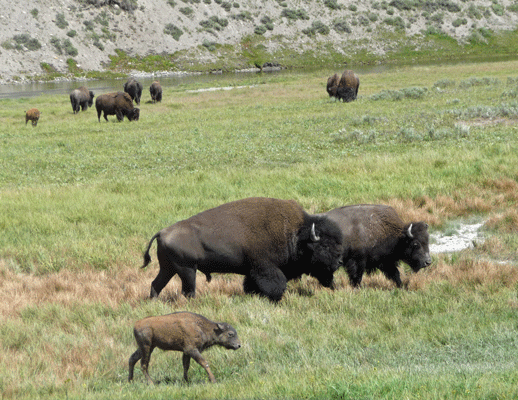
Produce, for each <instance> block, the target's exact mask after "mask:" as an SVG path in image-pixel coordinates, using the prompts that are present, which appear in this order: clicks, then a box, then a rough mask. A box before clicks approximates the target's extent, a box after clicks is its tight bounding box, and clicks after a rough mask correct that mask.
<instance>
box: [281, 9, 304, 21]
mask: <svg viewBox="0 0 518 400" xmlns="http://www.w3.org/2000/svg"><path fill="white" fill-rule="evenodd" d="M281 17H286V18H288V19H291V20H297V19H302V20H309V15H308V13H307V12H306V11H305V10H303V9H301V8H299V9H298V10H293V9H289V8H287V9H285V10H282V12H281Z"/></svg>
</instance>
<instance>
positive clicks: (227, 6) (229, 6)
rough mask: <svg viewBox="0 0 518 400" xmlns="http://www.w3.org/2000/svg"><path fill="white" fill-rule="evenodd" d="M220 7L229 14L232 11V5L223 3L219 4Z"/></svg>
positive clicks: (226, 2)
mask: <svg viewBox="0 0 518 400" xmlns="http://www.w3.org/2000/svg"><path fill="white" fill-rule="evenodd" d="M221 7H223V9H224V10H225V11H227V12H229V11H230V10H231V9H232V3H230V2H228V1H224V2H223V3H221Z"/></svg>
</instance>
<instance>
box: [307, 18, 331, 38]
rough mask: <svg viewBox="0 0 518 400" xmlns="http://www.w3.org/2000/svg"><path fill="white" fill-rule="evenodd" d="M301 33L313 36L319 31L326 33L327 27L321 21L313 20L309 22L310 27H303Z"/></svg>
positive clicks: (327, 31)
mask: <svg viewBox="0 0 518 400" xmlns="http://www.w3.org/2000/svg"><path fill="white" fill-rule="evenodd" d="M302 33H304V34H306V35H308V36H313V35H316V34H317V33H320V34H321V35H327V34H329V28H328V27H327V25H325V24H324V23H322V22H321V21H315V22H313V23H312V24H311V27H310V28H306V29H303V30H302Z"/></svg>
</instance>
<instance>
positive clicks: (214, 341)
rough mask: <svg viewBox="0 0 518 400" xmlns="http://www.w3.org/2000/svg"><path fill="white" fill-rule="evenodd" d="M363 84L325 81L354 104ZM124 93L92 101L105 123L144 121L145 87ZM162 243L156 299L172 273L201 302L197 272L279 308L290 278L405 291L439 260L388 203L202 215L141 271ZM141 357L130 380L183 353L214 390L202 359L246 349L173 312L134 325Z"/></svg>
mask: <svg viewBox="0 0 518 400" xmlns="http://www.w3.org/2000/svg"><path fill="white" fill-rule="evenodd" d="M359 86H360V80H359V78H358V76H357V75H356V74H355V73H354V72H353V71H351V70H346V71H344V72H343V73H342V75H341V76H339V75H338V74H334V75H333V76H331V77H330V78H329V79H328V81H327V93H328V94H329V96H330V97H335V98H336V99H338V100H342V101H343V102H350V101H353V100H356V98H357V96H358V88H359ZM123 89H124V91H123V92H113V93H106V94H102V95H100V96H98V97H97V99H96V101H95V108H96V110H97V118H98V121H99V122H100V121H101V114H103V117H104V119H105V120H106V121H108V118H107V116H108V115H115V116H116V118H117V120H118V121H122V120H123V119H124V117H126V118H127V119H128V120H129V121H138V119H139V116H140V109H139V108H136V107H134V105H133V102H135V104H136V105H140V100H141V96H142V84H141V83H140V82H138V81H137V80H136V79H134V78H130V79H128V81H127V82H126V83H125V84H124V86H123ZM149 92H150V96H151V102H152V103H155V102H157V101H161V100H162V87H161V86H160V83H159V82H158V81H154V82H153V83H152V84H151V86H150V88H149ZM93 100H94V93H93V92H92V91H90V90H88V89H87V88H86V87H84V86H82V87H80V88H78V89H75V90H74V91H72V93H70V102H71V105H72V110H73V112H74V114H76V113H78V112H79V111H80V110H82V111H86V110H87V109H88V107H92V105H93ZM39 117H40V112H39V111H38V110H37V109H35V108H33V109H30V110H28V111H27V112H26V120H25V123H26V124H27V122H28V121H29V120H30V121H31V122H32V125H33V126H36V125H37V123H38V119H39ZM155 240H156V243H157V252H156V254H157V259H158V264H159V272H158V275H157V276H156V278H155V279H154V280H153V282H152V283H151V289H150V298H153V297H157V296H158V295H159V294H160V292H161V291H162V289H163V288H164V287H165V286H166V285H167V283H168V282H169V281H170V280H171V278H173V277H174V276H175V275H178V277H179V278H180V280H181V283H182V294H183V295H184V296H185V297H188V298H189V297H194V296H195V294H196V273H197V271H200V272H202V273H203V274H205V276H206V278H207V281H208V282H210V280H211V277H212V274H213V273H233V274H239V275H243V276H244V280H243V289H244V292H245V293H249V294H257V295H260V296H264V297H266V298H267V299H269V300H271V301H272V302H279V301H280V300H281V299H282V297H283V295H284V292H285V291H286V288H287V283H288V281H290V280H294V279H298V278H300V277H301V276H302V275H309V276H312V277H314V278H316V279H317V280H318V282H319V283H320V284H321V285H322V286H324V287H327V288H331V289H334V273H335V272H336V271H337V270H338V269H339V268H341V267H343V268H344V270H345V272H346V273H347V275H348V277H349V281H350V284H351V285H352V286H353V287H358V286H360V284H361V281H362V277H363V275H364V274H365V273H367V274H369V273H371V272H373V271H375V270H379V271H381V272H382V273H383V274H384V275H385V276H386V277H387V278H388V279H390V280H391V281H393V282H394V284H395V285H396V286H397V287H401V286H402V282H401V278H400V273H399V270H398V266H399V263H400V261H403V262H404V263H406V264H408V265H409V266H410V268H411V269H412V270H413V271H414V272H418V271H419V270H420V269H422V268H424V267H427V266H429V265H430V264H431V262H432V260H431V257H430V251H429V244H428V242H429V235H428V225H427V224H426V223H425V222H422V221H412V222H403V221H402V220H401V218H400V217H399V215H398V214H397V213H396V211H395V210H394V209H393V208H392V207H389V206H386V205H373V204H359V205H349V206H345V207H339V208H335V209H333V210H329V211H327V212H324V213H320V214H310V213H308V212H306V211H305V210H304V209H303V208H302V206H301V205H300V204H298V203H297V202H296V201H294V200H281V199H273V198H265V197H252V198H246V199H242V200H237V201H232V202H230V203H226V204H222V205H220V206H218V207H215V208H211V209H209V210H206V211H203V212H200V213H199V214H196V215H194V216H192V217H190V218H187V219H185V220H182V221H178V222H176V223H175V224H173V225H171V226H169V227H166V228H164V229H162V230H160V231H158V232H157V233H156V234H155V235H154V236H153V237H152V238H151V240H150V241H149V243H148V245H147V248H146V250H145V252H144V263H143V265H142V268H144V267H146V266H147V265H148V264H149V263H150V262H151V256H150V254H149V252H150V249H151V246H152V245H153V242H154V241H155ZM134 336H135V340H136V343H137V346H138V349H137V350H136V351H135V352H134V353H133V354H132V355H131V357H130V359H129V375H128V381H131V380H132V379H133V371H134V366H135V364H136V363H137V362H138V361H139V360H140V362H141V368H142V371H143V373H144V376H145V377H146V379H147V380H148V382H150V383H152V382H153V380H152V379H151V377H150V376H149V373H148V366H149V360H150V357H151V353H152V351H153V350H154V349H155V348H156V347H158V348H160V349H162V350H173V351H181V352H183V369H184V379H185V380H186V381H188V376H187V372H188V370H189V366H190V360H191V358H193V359H194V360H195V361H196V362H197V363H198V364H200V365H201V366H202V367H203V368H204V369H205V371H206V372H207V374H208V377H209V380H210V381H211V382H215V378H214V375H213V373H212V372H211V370H210V368H209V364H208V362H207V361H206V360H205V359H204V358H203V357H202V355H201V353H202V352H203V351H204V350H206V349H207V348H209V347H211V346H214V345H219V346H223V347H225V348H227V349H233V350H237V349H239V348H240V347H241V343H240V341H239V338H238V336H237V332H236V330H235V329H234V328H233V327H232V326H231V325H229V324H227V323H224V322H213V321H210V320H209V319H207V318H205V317H203V316H201V315H198V314H194V313H189V312H176V313H172V314H168V315H163V316H153V317H147V318H144V319H141V320H139V321H137V322H136V323H135V326H134Z"/></svg>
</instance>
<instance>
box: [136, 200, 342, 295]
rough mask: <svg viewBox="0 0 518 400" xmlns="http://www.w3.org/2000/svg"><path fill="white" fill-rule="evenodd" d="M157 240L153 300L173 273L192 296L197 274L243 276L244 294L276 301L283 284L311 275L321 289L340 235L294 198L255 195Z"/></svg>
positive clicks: (337, 255) (328, 280)
mask: <svg viewBox="0 0 518 400" xmlns="http://www.w3.org/2000/svg"><path fill="white" fill-rule="evenodd" d="M155 239H157V257H158V262H159V264H160V272H159V273H158V275H157V277H156V279H155V280H154V281H153V283H152V284H151V294H150V296H151V297H156V296H158V294H159V293H160V291H161V290H162V289H163V288H164V286H165V285H166V284H167V282H169V280H170V279H171V278H172V277H173V276H174V275H175V274H178V275H179V276H180V279H181V280H182V293H183V294H184V295H185V296H187V297H194V295H195V292H196V270H197V269H199V270H200V271H201V272H203V273H204V274H205V275H206V276H207V279H208V280H210V278H211V275H210V274H211V273H213V272H220V273H236V274H241V275H244V276H245V280H244V283H243V286H244V290H245V292H246V293H257V294H260V295H263V296H266V297H268V298H269V299H270V300H272V301H279V300H280V299H281V298H282V295H283V293H284V291H285V290H286V282H287V281H289V280H290V279H295V278H298V277H300V276H302V274H308V275H312V276H314V277H315V278H317V279H318V280H319V281H320V283H321V284H322V285H324V286H326V287H332V286H333V274H334V272H335V271H336V270H337V269H338V267H339V266H340V262H341V256H342V252H343V248H342V235H341V233H340V229H339V228H338V226H337V225H336V224H335V223H333V222H332V221H330V220H329V219H328V218H327V217H326V216H325V215H309V214H307V213H306V212H305V211H304V210H303V209H302V207H301V206H300V205H299V204H298V203H297V202H295V201H293V200H278V199H271V198H263V197H255V198H248V199H243V200H238V201H233V202H230V203H226V204H223V205H221V206H219V207H216V208H212V209H210V210H207V211H203V212H201V213H199V214H197V215H194V216H193V217H191V218H188V219H186V220H184V221H179V222H177V223H176V224H174V225H172V226H170V227H168V228H164V229H162V230H161V231H160V232H158V233H157V234H156V235H155V236H153V237H152V238H151V241H150V242H149V245H148V247H147V250H146V251H145V253H144V265H143V266H142V268H144V267H146V266H147V265H148V264H149V263H150V261H151V257H150V256H149V249H150V247H151V244H152V243H153V241H154V240H155Z"/></svg>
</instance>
